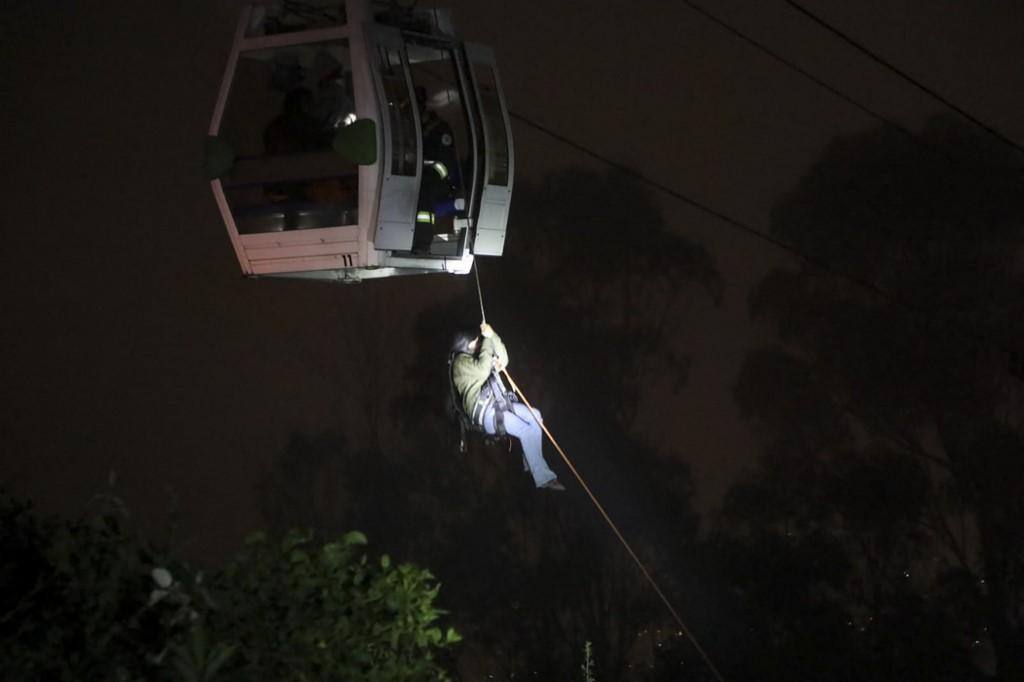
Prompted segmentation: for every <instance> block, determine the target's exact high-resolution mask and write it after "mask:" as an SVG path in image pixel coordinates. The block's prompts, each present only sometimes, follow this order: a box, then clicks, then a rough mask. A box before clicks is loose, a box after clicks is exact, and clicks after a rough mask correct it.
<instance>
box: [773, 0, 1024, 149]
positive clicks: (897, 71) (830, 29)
mask: <svg viewBox="0 0 1024 682" xmlns="http://www.w3.org/2000/svg"><path fill="white" fill-rule="evenodd" d="M783 2H785V3H786V4H787V5H789V6H790V7H792V8H793V9H795V10H796V11H797V12H800V13H801V14H803V15H804V16H805V17H807V18H808V19H810V20H811V21H813V22H814V23H816V24H817V25H818V26H821V27H822V28H824V29H825V30H826V31H828V32H829V33H831V34H832V35H834V36H836V37H837V38H839V39H840V40H842V41H843V42H845V43H846V44H847V45H849V46H851V47H853V48H854V49H856V50H857V51H859V52H861V53H862V54H864V55H865V56H867V57H868V58H869V59H871V60H872V61H874V62H875V63H876V64H879V65H881V66H883V67H885V68H886V69H888V70H889V71H892V72H893V73H895V74H896V75H897V76H899V77H900V78H902V79H903V80H905V81H907V82H908V83H910V84H912V85H913V86H915V87H916V88H917V89H918V90H921V91H922V92H924V93H926V94H928V95H930V96H931V97H932V98H934V99H936V100H938V101H939V102H941V103H942V104H944V105H946V106H947V107H949V108H950V109H952V110H953V111H955V112H956V113H958V114H960V115H961V116H963V117H964V118H965V119H967V120H968V121H970V122H971V123H973V124H974V125H976V126H978V127H979V128H981V129H983V130H985V131H986V132H987V133H989V134H990V135H992V136H993V137H995V138H997V139H999V140H1001V141H1002V142H1004V143H1005V144H1007V145H1009V146H1010V147H1013V148H1014V149H1016V150H1017V151H1018V152H1020V153H1021V154H1024V147H1021V146H1020V145H1019V144H1017V143H1016V142H1014V141H1013V140H1011V139H1010V138H1009V137H1007V136H1006V135H1004V134H1003V133H1001V132H999V131H998V130H996V129H995V128H993V127H992V126H990V125H989V124H987V123H985V122H984V121H982V120H980V119H978V118H977V117H976V116H974V115H973V114H971V113H970V112H968V111H966V110H965V109H963V108H962V107H960V106H957V105H956V104H955V103H954V102H952V101H950V100H949V98H947V97H944V96H943V95H942V94H940V93H938V92H936V91H935V90H934V89H933V88H930V87H928V86H927V85H925V84H924V83H922V82H921V81H919V80H917V79H916V78H914V77H913V76H911V75H910V74H908V73H907V72H906V71H903V70H902V69H900V68H899V67H897V66H895V65H894V64H893V63H892V62H890V61H888V60H887V59H885V58H883V57H881V56H879V55H878V54H876V53H875V52H873V51H872V50H870V49H869V48H868V47H866V46H865V45H864V44H863V43H861V42H859V41H857V40H854V39H853V38H852V37H850V36H849V35H848V34H846V33H844V32H843V31H841V30H839V29H838V28H836V27H835V26H833V25H832V24H830V23H829V22H827V21H826V20H825V19H823V18H821V17H820V16H818V15H817V14H815V13H814V12H812V11H811V10H809V9H807V8H806V7H804V6H803V5H801V4H800V3H799V2H796V1H795V0H783Z"/></svg>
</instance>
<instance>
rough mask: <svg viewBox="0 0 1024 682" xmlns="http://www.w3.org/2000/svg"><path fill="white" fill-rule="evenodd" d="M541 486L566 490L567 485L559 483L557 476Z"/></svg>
mask: <svg viewBox="0 0 1024 682" xmlns="http://www.w3.org/2000/svg"><path fill="white" fill-rule="evenodd" d="M541 488H547V489H548V490H565V486H564V485H562V484H561V483H559V482H558V479H557V478H552V479H551V480H550V481H548V482H547V483H545V484H544V485H542V486H541Z"/></svg>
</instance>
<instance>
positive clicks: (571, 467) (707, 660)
mask: <svg viewBox="0 0 1024 682" xmlns="http://www.w3.org/2000/svg"><path fill="white" fill-rule="evenodd" d="M501 373H502V374H504V375H505V378H506V379H508V383H509V386H511V387H512V390H513V391H515V392H516V394H517V395H518V396H519V397H520V398H522V399H523V403H524V404H525V405H526V407H527V408H529V410H530V414H534V412H533V406H532V405H530V401H529V400H527V399H526V396H525V395H524V394H523V392H522V390H520V388H519V386H518V385H517V384H516V382H515V380H514V379H513V378H512V376H511V375H510V374H509V373H508V370H507V369H503V370H501ZM534 420H535V421H536V422H537V424H538V425H539V426H540V428H541V429H543V431H544V434H545V435H546V436H547V437H548V440H550V441H551V444H552V445H554V446H555V449H556V450H558V454H559V455H561V457H562V460H563V461H564V462H565V464H566V466H568V467H569V470H570V471H571V472H572V475H573V476H575V477H576V480H577V481H579V484H580V485H581V486H582V487H583V490H584V491H585V492H586V493H587V496H588V497H589V498H590V501H591V502H593V503H594V506H595V507H597V511H598V512H600V514H601V516H602V518H604V520H605V522H606V523H607V524H608V526H609V527H610V528H611V529H612V532H613V533H615V537H617V538H618V539H619V542H621V543H622V546H623V547H625V548H626V551H627V552H628V553H629V556H630V557H632V559H633V561H634V562H636V565H637V566H638V567H639V568H640V572H641V573H643V576H644V578H646V579H647V582H648V583H650V585H651V587H653V588H654V591H655V592H656V593H657V595H658V597H660V598H661V601H662V603H664V604H665V607H666V608H667V609H668V610H669V612H670V613H671V614H672V617H673V618H674V619H675V621H676V624H678V625H679V629H680V630H682V631H683V633H685V634H686V637H687V639H689V640H690V643H691V644H693V648H695V649H696V650H697V653H699V654H700V655H701V658H703V659H704V662H705V663H706V664H707V666H708V668H709V669H710V670H711V672H712V673H714V675H715V678H716V679H717V680H718V682H725V678H723V677H722V674H721V673H720V672H718V668H716V667H715V664H714V663H713V662H712V661H711V657H710V656H708V654H707V652H705V651H704V648H703V647H702V646H701V645H700V642H698V641H697V638H696V637H695V636H694V634H693V633H692V632H690V628H688V627H686V623H684V622H683V619H682V618H681V617H680V616H679V613H678V612H677V611H676V610H675V607H673V606H672V602H670V601H669V600H668V597H666V596H665V593H664V592H662V591H661V587H659V586H658V583H657V582H656V581H655V580H654V578H653V577H652V576H651V574H650V572H649V571H648V570H647V567H646V566H644V563H643V562H642V561H641V560H640V557H638V556H637V555H636V552H634V551H633V548H632V547H631V546H630V544H629V543H628V542H627V541H626V538H625V537H623V535H622V532H621V531H619V527H618V526H617V525H615V522H614V521H612V518H611V517H610V516H608V512H606V511H605V510H604V507H603V506H602V505H601V503H600V502H599V501H598V499H597V497H596V496H595V495H594V493H593V492H592V491H591V490H590V486H588V485H587V482H586V481H584V480H583V476H581V475H580V472H579V471H577V470H576V467H575V466H574V465H573V463H572V461H571V460H570V459H569V456H568V455H566V454H565V451H564V450H562V447H561V446H560V445H559V444H558V441H556V440H555V437H554V436H553V435H551V432H550V431H548V427H547V426H545V425H544V422H543V421H541V420H540V419H537V418H536V416H534Z"/></svg>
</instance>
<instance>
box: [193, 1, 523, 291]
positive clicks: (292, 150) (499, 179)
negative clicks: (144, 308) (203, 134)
mask: <svg viewBox="0 0 1024 682" xmlns="http://www.w3.org/2000/svg"><path fill="white" fill-rule="evenodd" d="M206 167H207V173H208V175H209V177H210V178H211V181H210V184H211V188H212V190H213V194H214V197H215V199H216V201H217V205H218V207H219V209H220V213H221V216H222V217H223V219H224V224H225V226H226V227H227V231H228V234H229V236H230V237H231V243H232V245H233V246H234V249H235V254H236V255H237V257H238V262H239V264H240V265H241V268H242V272H243V273H244V274H246V275H249V276H279V277H300V278H312V279H330V280H342V281H358V280H362V279H369V278H378V277H390V276H395V275H405V274H421V273H434V272H438V273H442V272H447V273H454V274H466V273H468V272H469V270H470V268H471V267H472V264H473V258H474V257H475V256H500V255H501V253H502V250H503V248H504V243H505V232H506V224H507V221H508V209H509V202H510V199H511V195H512V177H513V170H514V154H513V148H512V135H511V127H510V124H509V116H508V110H507V108H506V105H505V98H504V95H503V93H502V90H501V82H500V80H499V77H498V72H497V69H496V66H495V61H494V53H493V51H492V50H491V49H490V48H488V47H487V46H484V45H476V44H473V43H466V42H463V41H461V40H459V39H458V38H457V37H456V36H455V32H454V30H453V25H452V22H451V18H450V15H449V14H448V13H447V12H446V11H444V10H414V9H410V8H405V7H402V6H400V5H399V4H398V3H397V2H390V3H379V2H373V1H372V0H344V1H342V0H329V1H320V2H314V1H307V2H291V1H288V0H280V1H278V2H270V3H258V4H253V5H250V6H247V7H245V8H244V9H243V10H242V13H241V17H240V18H239V22H238V27H237V30H236V32H235V37H234V42H233V44H232V47H231V53H230V56H229V58H228V64H227V68H226V69H225V73H224V79H223V82H222V84H221V88H220V94H219V96H218V98H217V104H216V107H215V109H214V113H213V119H212V121H211V123H210V131H209V137H208V138H207V143H206Z"/></svg>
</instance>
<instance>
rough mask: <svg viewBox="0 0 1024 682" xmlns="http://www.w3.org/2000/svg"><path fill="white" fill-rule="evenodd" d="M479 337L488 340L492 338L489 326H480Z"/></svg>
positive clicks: (492, 334)
mask: <svg viewBox="0 0 1024 682" xmlns="http://www.w3.org/2000/svg"><path fill="white" fill-rule="evenodd" d="M480 335H481V336H483V337H484V338H485V339H487V338H490V337H492V336H494V330H493V329H491V325H489V324H487V323H486V322H484V323H483V324H481V325H480Z"/></svg>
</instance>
